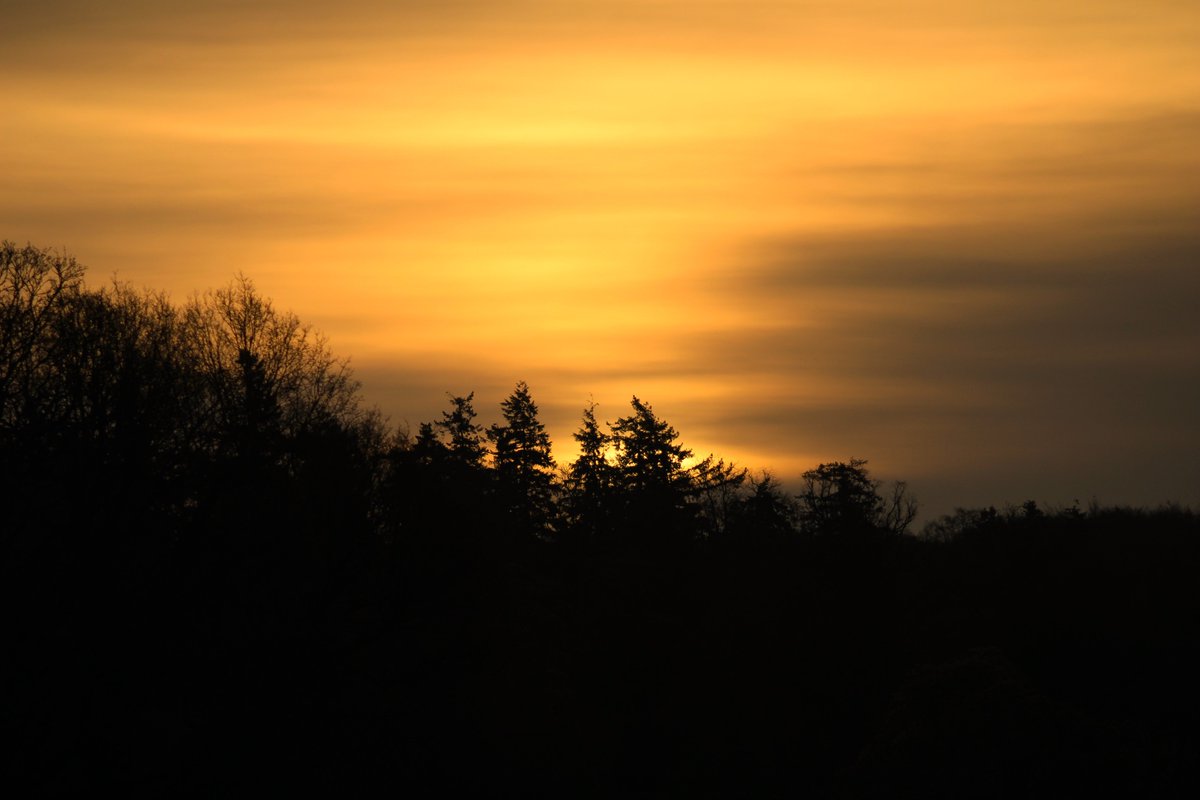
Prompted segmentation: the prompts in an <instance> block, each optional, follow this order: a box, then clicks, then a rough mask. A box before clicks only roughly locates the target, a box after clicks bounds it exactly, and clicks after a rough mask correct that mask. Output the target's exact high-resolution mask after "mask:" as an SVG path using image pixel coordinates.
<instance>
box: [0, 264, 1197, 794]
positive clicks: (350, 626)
mask: <svg viewBox="0 0 1200 800" xmlns="http://www.w3.org/2000/svg"><path fill="white" fill-rule="evenodd" d="M0 259H2V261H0V493H2V497H0V500H2V502H3V506H2V508H3V516H2V517H0V531H2V535H0V547H2V548H3V550H2V553H0V565H2V566H0V569H2V570H3V574H2V577H3V586H4V589H5V592H6V594H7V596H6V597H5V608H6V614H5V619H6V625H5V629H6V631H7V637H6V639H7V647H6V651H7V654H6V656H5V658H4V670H5V673H6V677H7V680H6V682H5V685H6V687H7V689H8V691H7V692H6V699H5V702H4V706H5V712H4V718H5V726H6V728H7V732H8V733H9V734H10V736H9V737H7V738H8V741H9V742H10V743H14V744H10V746H9V748H8V749H7V752H6V754H5V760H6V761H7V764H6V766H5V772H6V774H7V775H9V776H10V778H9V781H8V783H9V784H10V785H13V786H28V787H30V788H31V789H33V790H34V791H35V792H37V793H52V794H58V793H77V792H78V793H82V792H91V791H95V790H96V789H100V788H111V789H114V790H122V791H138V792H189V793H190V792H199V793H206V794H217V793H220V794H243V793H247V794H248V793H250V792H258V791H272V790H275V791H278V790H279V789H280V788H283V787H305V788H309V789H315V790H325V791H329V790H336V791H346V790H354V789H366V788H368V787H371V788H374V787H385V788H388V789H396V790H412V791H437V792H439V793H441V792H471V793H474V794H478V793H485V792H486V793H489V794H495V793H501V794H508V793H516V792H521V793H524V794H528V795H555V796H579V795H582V796H631V795H632V796H693V795H704V796H712V795H717V796H723V795H730V796H748V797H758V796H775V795H782V794H784V793H795V792H812V793H813V794H814V795H816V796H842V797H872V796H881V797H882V796H889V797H890V796H907V795H918V794H919V795H922V796H927V797H962V796H976V797H1018V796H1020V797H1028V796H1060V795H1063V794H1068V795H1083V794H1084V793H1096V794H1114V793H1120V794H1125V795H1129V794H1134V793H1136V794H1138V795H1147V796H1159V797H1161V796H1184V795H1186V796H1193V794H1192V793H1193V792H1194V791H1195V790H1196V789H1197V788H1198V786H1197V785H1198V784H1200V780H1198V778H1197V775H1198V774H1200V763H1198V754H1200V682H1198V680H1197V675H1200V593H1197V592H1196V589H1195V581H1196V575H1197V574H1200V522H1198V519H1197V516H1196V514H1195V513H1193V512H1192V511H1191V510H1189V509H1186V508H1180V507H1178V506H1171V505H1168V506H1163V507H1160V508H1157V509H1137V508H1126V507H1104V506H1100V505H1095V504H1094V505H1093V506H1092V507H1089V508H1087V509H1080V508H1078V507H1072V508H1068V509H1063V510H1056V511H1046V510H1043V509H1041V508H1039V507H1038V506H1037V505H1036V504H1035V503H1033V502H1029V503H1026V504H1025V505H1024V506H1019V507H1006V508H1001V509H996V508H993V507H988V508H976V509H960V510H959V511H957V512H956V513H955V514H953V515H950V516H946V517H942V518H940V519H937V520H934V521H932V522H930V523H928V524H927V525H925V526H924V528H923V529H922V530H921V531H920V532H917V531H913V530H912V524H913V521H914V519H915V516H916V510H917V509H916V504H915V501H914V500H913V498H912V497H911V495H910V494H909V492H908V491H907V488H906V487H905V486H904V484H902V483H896V484H889V485H885V484H883V483H881V482H880V481H878V480H876V479H874V478H873V477H872V476H871V474H870V472H869V471H868V469H867V462H866V461H863V460H859V459H851V460H849V461H846V462H835V463H827V464H820V465H816V466H814V467H813V468H812V469H811V470H809V471H808V472H806V473H805V474H804V476H803V478H802V480H801V482H800V484H799V485H797V486H793V487H788V486H785V485H783V484H781V483H780V482H778V481H777V480H776V479H774V478H773V477H771V476H769V475H766V474H757V475H756V474H752V473H751V472H750V471H748V470H747V469H745V468H742V467H739V466H736V465H733V464H730V463H727V462H725V461H723V460H721V459H719V458H717V457H715V456H708V457H706V458H700V459H697V458H695V457H694V455H695V454H693V453H692V452H691V451H690V450H689V449H688V448H686V447H685V446H684V445H683V444H682V442H681V441H680V434H679V432H678V431H676V430H675V428H674V427H672V426H671V425H670V424H668V423H667V422H666V421H665V420H663V419H661V418H660V417H659V416H658V415H657V414H656V413H655V412H654V409H653V407H652V406H651V404H650V403H647V402H645V401H643V400H642V399H640V398H639V397H636V396H635V397H633V398H632V400H631V403H630V407H629V410H628V412H627V413H626V414H625V415H623V416H619V417H617V418H616V419H615V420H614V421H612V422H611V423H608V422H603V421H602V420H601V418H600V417H599V416H597V411H596V407H595V406H594V405H593V406H589V407H586V408H584V409H582V413H581V419H580V425H579V428H578V430H577V432H576V433H575V434H574V438H575V440H576V443H577V444H578V447H579V455H578V456H577V458H576V459H575V460H574V461H573V462H571V463H569V464H564V465H558V464H556V463H555V461H554V459H553V456H552V452H551V445H552V443H551V441H550V438H549V436H548V434H547V432H546V429H545V427H544V426H543V425H542V423H541V422H540V420H539V416H538V408H537V404H536V402H535V400H534V398H533V396H532V393H531V391H530V388H529V387H528V386H527V385H526V384H525V383H524V382H521V383H518V384H517V385H516V386H515V387H514V389H513V391H512V393H511V394H510V395H509V396H508V397H507V398H506V399H504V400H503V402H502V403H501V404H500V407H499V415H500V420H501V421H500V422H498V423H496V424H493V425H491V426H484V425H483V424H481V423H479V422H477V421H476V420H477V412H476V409H475V398H474V395H473V394H466V395H453V394H451V395H448V404H447V408H446V410H445V411H444V412H443V413H442V416H441V418H440V419H436V420H430V421H428V422H424V423H422V424H420V425H419V426H418V428H417V430H416V431H415V432H413V431H410V430H407V429H394V428H392V427H390V426H389V425H388V424H387V423H386V421H385V420H383V418H382V417H381V416H380V415H379V413H378V412H376V411H374V410H372V409H370V408H368V407H367V406H366V404H365V403H364V401H363V399H362V397H361V394H360V388H359V385H358V384H357V382H356V381H355V380H354V377H353V375H352V373H351V371H350V369H349V368H348V365H347V362H345V361H344V360H340V359H339V358H337V357H335V356H334V355H333V354H332V353H330V351H329V349H328V347H327V345H326V343H325V342H324V340H323V339H322V338H321V337H320V336H319V335H318V334H317V333H316V332H314V331H313V330H312V329H311V328H310V327H308V326H306V325H305V324H303V323H302V322H301V321H300V320H299V319H297V318H296V317H295V315H293V314H290V313H286V312H283V311H280V310H278V309H276V308H275V307H274V306H273V305H272V303H271V302H270V301H269V300H268V299H266V298H264V297H262V296H261V295H260V294H259V293H258V292H257V291H256V289H255V287H254V285H253V283H252V282H251V281H250V280H249V279H247V278H245V277H240V276H239V277H237V278H235V279H234V280H233V281H232V282H231V283H230V284H229V285H228V286H226V287H224V288H221V289H217V290H214V291H210V292H208V293H206V294H203V295H198V296H195V297H193V298H191V299H190V300H188V301H187V302H186V303H183V304H182V305H176V304H174V303H172V302H170V301H169V300H168V299H167V298H166V297H165V296H163V295H159V294H156V293H153V292H147V291H139V290H137V289H135V288H133V287H130V286H128V285H125V284H121V283H114V284H113V285H111V286H107V287H104V288H100V289H93V288H89V287H88V286H87V285H86V284H85V282H84V269H83V267H82V266H80V265H79V264H78V263H77V262H76V261H75V260H74V258H72V257H70V256H68V255H65V254H60V253H56V252H54V251H50V250H44V249H39V248H37V247H33V246H29V245H27V246H24V247H21V246H18V245H15V244H13V243H9V242H5V243H4V244H3V246H2V247H0ZM983 457H986V455H985V454H981V458H983ZM430 787H432V788H430Z"/></svg>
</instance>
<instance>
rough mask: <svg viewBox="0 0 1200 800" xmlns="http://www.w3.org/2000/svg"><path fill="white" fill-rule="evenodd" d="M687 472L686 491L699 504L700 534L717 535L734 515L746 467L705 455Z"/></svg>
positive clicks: (740, 496)
mask: <svg viewBox="0 0 1200 800" xmlns="http://www.w3.org/2000/svg"><path fill="white" fill-rule="evenodd" d="M687 472H688V475H689V477H690V482H691V486H690V488H689V489H688V493H689V496H690V498H691V499H692V501H693V502H694V503H696V505H697V506H698V507H699V510H700V521H701V524H702V525H703V527H704V534H705V535H707V536H720V535H721V534H723V533H725V532H726V530H727V529H728V528H729V527H730V525H731V524H733V519H734V517H735V516H736V515H737V514H738V510H739V507H740V505H741V503H742V495H741V488H742V485H743V484H744V483H745V482H746V476H747V474H748V473H747V470H746V469H745V468H741V467H738V466H736V465H735V464H730V463H726V462H725V460H724V459H720V458H717V457H716V456H713V455H709V456H708V457H706V458H705V459H704V460H703V461H701V462H700V463H698V464H695V465H693V466H692V467H690V468H689V469H688V470H687Z"/></svg>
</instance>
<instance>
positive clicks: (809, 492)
mask: <svg viewBox="0 0 1200 800" xmlns="http://www.w3.org/2000/svg"><path fill="white" fill-rule="evenodd" d="M866 463H867V462H866V461H865V460H864V459H859V458H852V459H850V461H849V463H846V462H841V461H835V462H831V463H828V464H821V465H819V466H818V467H816V468H815V469H811V470H809V471H808V472H805V473H804V475H803V476H802V478H803V480H804V489H803V491H802V492H801V493H800V495H799V497H798V499H799V501H800V521H801V525H802V527H803V528H804V530H806V531H809V532H812V533H832V532H839V533H846V532H862V531H872V530H874V531H885V532H888V533H894V534H901V533H904V532H905V530H907V528H908V525H909V524H910V523H911V522H912V521H913V519H914V518H915V517H916V515H917V504H916V501H915V500H914V499H913V498H912V497H910V496H909V495H908V493H907V489H906V487H905V485H904V484H903V483H900V482H897V483H895V484H893V486H892V491H891V493H890V494H889V495H888V497H886V498H885V497H883V496H881V495H880V494H879V487H880V486H881V483H880V482H879V481H876V480H874V479H873V478H871V475H870V473H869V472H868V471H867V470H866V469H865V466H866Z"/></svg>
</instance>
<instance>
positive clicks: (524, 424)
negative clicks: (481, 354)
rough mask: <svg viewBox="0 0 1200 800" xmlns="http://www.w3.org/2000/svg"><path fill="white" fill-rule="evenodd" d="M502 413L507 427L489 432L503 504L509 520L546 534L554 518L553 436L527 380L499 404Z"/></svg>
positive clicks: (495, 427) (493, 428)
mask: <svg viewBox="0 0 1200 800" xmlns="http://www.w3.org/2000/svg"><path fill="white" fill-rule="evenodd" d="M500 411H501V413H502V414H503V416H504V424H503V425H500V424H496V425H493V426H492V427H491V428H490V429H489V430H488V439H490V440H491V442H492V444H493V446H494V447H495V451H494V453H493V462H492V463H493V467H494V468H495V470H496V480H497V483H498V485H499V490H500V501H501V503H502V504H503V506H504V507H505V509H506V511H507V513H508V515H509V516H510V517H516V518H518V519H519V520H520V525H521V527H523V528H525V529H526V530H529V531H532V532H534V533H536V534H538V535H546V534H547V533H549V530H550V523H551V515H552V504H553V479H554V459H553V458H552V457H551V455H550V436H549V434H547V433H546V426H545V425H543V424H542V423H541V421H540V420H538V409H537V405H536V404H535V403H534V402H533V398H532V397H531V396H530V394H529V386H528V385H527V384H526V383H525V381H520V382H518V383H517V386H516V388H515V389H514V390H513V393H512V394H511V395H509V396H508V397H507V398H506V399H505V400H504V401H503V402H501V403H500Z"/></svg>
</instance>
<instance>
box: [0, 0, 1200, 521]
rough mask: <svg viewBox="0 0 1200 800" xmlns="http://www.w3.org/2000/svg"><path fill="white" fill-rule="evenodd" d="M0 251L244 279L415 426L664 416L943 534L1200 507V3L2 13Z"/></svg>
mask: <svg viewBox="0 0 1200 800" xmlns="http://www.w3.org/2000/svg"><path fill="white" fill-rule="evenodd" d="M0 12H2V15H3V20H4V24H3V26H2V27H0V80H2V83H0V86H2V87H3V90H4V96H5V99H6V101H7V113H6V114H5V115H4V120H3V122H0V176H2V177H0V236H3V237H4V238H8V239H10V240H15V241H18V242H20V243H22V244H23V243H24V242H26V241H29V242H32V243H34V244H36V245H38V246H43V247H45V246H51V247H61V248H65V249H67V250H69V251H70V252H71V253H72V254H74V255H75V256H76V257H77V258H79V260H80V261H81V262H83V263H86V264H88V265H89V266H90V268H91V273H90V275H91V281H92V282H93V283H99V282H101V281H103V280H106V279H107V278H108V277H109V276H111V275H112V274H114V273H116V274H117V275H118V276H119V277H120V278H122V279H124V280H127V281H130V282H132V283H134V284H135V285H140V286H146V287H151V288H156V289H163V290H166V291H168V292H170V293H171V294H172V296H173V297H175V298H176V299H178V300H183V299H185V298H186V297H187V296H188V295H189V294H190V293H191V292H193V291H196V290H203V289H206V288H210V287H215V286H220V285H223V284H225V283H226V282H227V281H228V280H229V279H230V278H231V276H232V275H233V274H234V273H236V272H238V271H239V270H241V271H244V272H245V273H246V274H248V275H249V276H251V277H252V278H253V279H254V280H255V281H256V283H257V284H258V285H259V287H260V289H261V290H262V291H263V292H264V294H266V295H268V296H270V297H271V298H272V299H273V300H274V301H275V302H276V304H277V305H279V306H282V307H286V308H290V309H292V310H294V311H296V312H297V313H298V314H299V315H300V316H301V318H302V319H304V320H306V321H309V322H312V323H314V324H315V325H316V326H317V327H318V328H320V329H322V330H323V331H324V332H325V333H326V334H327V335H328V337H329V339H330V342H331V345H332V347H333V349H334V350H335V352H337V353H338V354H341V355H349V356H351V357H352V359H353V364H354V365H355V368H356V373H357V375H358V377H359V378H360V379H361V380H362V382H363V384H364V391H365V394H366V396H367V397H368V399H369V400H370V401H371V402H373V403H377V404H378V405H379V406H380V407H381V408H382V409H383V410H384V411H385V412H386V413H387V414H388V415H389V416H390V417H391V418H392V420H393V421H394V422H401V421H404V420H407V421H408V422H410V423H411V424H412V425H413V426H414V427H415V425H416V423H418V422H420V421H422V420H427V419H433V418H436V417H437V416H438V415H439V412H440V411H441V410H442V409H443V408H445V407H446V397H445V393H446V392H447V391H449V392H453V393H455V394H464V393H466V392H467V391H470V390H475V391H476V392H477V394H476V398H477V406H478V408H479V409H480V411H481V417H483V418H484V419H485V421H493V420H494V419H495V418H496V416H497V414H498V410H497V405H498V403H499V401H500V400H501V399H502V398H503V397H504V396H505V395H506V394H507V393H508V392H509V391H511V388H512V386H513V384H514V383H515V382H516V381H517V380H519V379H524V380H527V381H528V382H529V384H530V386H531V389H532V391H533V394H534V397H535V399H536V400H537V401H538V402H539V404H540V405H541V407H542V410H543V416H544V418H545V419H546V421H547V422H548V423H549V425H550V428H551V433H552V435H553V437H554V439H555V441H556V443H557V444H558V445H559V448H558V449H559V455H560V457H567V456H569V455H570V454H571V450H570V448H569V445H570V444H571V441H570V433H571V431H572V430H573V429H574V428H575V427H576V426H577V423H578V419H579V413H580V411H581V409H582V408H583V406H584V405H585V404H586V403H587V402H588V398H589V395H591V396H594V397H595V399H596V400H597V402H599V404H600V406H599V415H600V416H601V417H607V418H608V419H615V417H616V416H618V415H621V414H624V413H626V411H627V410H628V401H629V397H630V395H632V394H635V393H636V394H637V395H638V396H640V397H641V398H642V399H644V400H646V401H648V402H650V403H651V404H653V406H654V408H655V409H656V411H658V412H659V414H660V415H661V416H663V417H665V418H666V419H667V420H668V421H669V422H671V423H672V424H673V425H674V426H675V427H676V428H678V429H679V430H680V431H681V432H682V433H683V435H684V440H685V444H687V445H689V446H691V447H692V448H694V449H696V450H697V451H700V452H702V453H706V452H708V451H710V450H711V451H715V452H717V453H718V454H722V455H725V456H727V457H733V458H735V459H736V460H738V461H741V462H744V463H746V464H748V465H751V466H754V467H766V468H770V469H772V470H773V471H774V472H776V473H777V474H778V475H780V476H789V475H795V474H797V473H798V472H800V471H802V470H803V469H806V468H808V467H811V466H814V465H815V464H816V463H818V462H819V461H826V460H833V459H839V460H845V459H848V458H850V457H851V456H856V457H864V458H868V459H870V464H871V466H872V467H873V468H874V469H875V471H876V472H877V473H878V474H880V475H883V476H886V477H899V478H907V479H908V480H909V481H910V484H911V485H912V486H913V488H914V489H915V490H916V493H917V494H918V496H919V497H921V498H923V499H924V500H925V501H926V502H925V505H926V508H927V509H928V510H929V511H930V512H933V513H936V512H941V511H946V510H949V508H950V507H951V506H953V505H956V504H957V505H970V504H979V503H1003V502H1007V501H1012V502H1019V501H1022V500H1024V499H1026V498H1030V497H1032V498H1036V499H1039V500H1041V501H1043V502H1049V503H1068V504H1069V503H1070V502H1071V501H1072V500H1074V499H1075V498H1079V499H1080V500H1081V501H1082V502H1084V503H1086V502H1087V501H1088V500H1089V499H1091V498H1092V497H1093V496H1095V497H1098V498H1099V499H1100V500H1101V501H1103V502H1130V503H1155V502H1158V501H1160V500H1166V499H1175V500H1180V501H1183V502H1190V503H1193V504H1197V503H1200V455H1198V453H1200V423H1197V416H1198V415H1197V413H1196V409H1197V408H1200V313H1198V312H1197V308H1196V306H1197V298H1200V146H1198V145H1197V143H1198V142H1200V4H1197V3H1196V2H1195V0H1183V1H1178V2H1176V1H1171V2H1168V1H1165V0H1158V1H1155V0H1149V1H1148V2H1145V1H1144V2H1139V3H1130V2H1128V0H1121V1H1120V2H1117V1H1115V0H1087V1H1086V2H1084V1H1082V0H1069V1H1068V2H1056V3H1046V2H1044V0H1042V1H1040V2H1032V1H1031V0H1015V1H1014V0H1009V2H1005V3H1003V4H1001V3H992V2H986V3H985V2H952V1H950V0H945V1H943V2H932V1H930V0H917V1H916V2H908V3H890V2H868V1H867V0H849V1H847V2H819V1H818V2H786V1H785V0H775V1H774V2H768V1H767V0H736V1H735V0H510V1H508V2H499V1H496V2H480V1H478V0H449V1H446V0H443V1H442V2H436V3H434V2H428V0H425V1H424V2H407V1H403V2H398V1H397V0H392V1H391V2H384V1H383V0H342V2H337V3H323V2H302V1H300V2H291V1H289V2H284V1H283V0H272V1H271V2H258V3H255V2H235V1H234V0H227V1H226V2H184V1H183V0H180V1H179V2H164V0H155V1H154V2H150V1H149V0H146V1H144V2H143V1H142V0H109V2H105V3H96V2H90V0H89V1H88V2H80V1H76V0H70V1H68V2H53V1H52V0H51V1H48V2H45V3H38V4H35V3H29V2H19V3H18V2H10V1H9V0H0Z"/></svg>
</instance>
